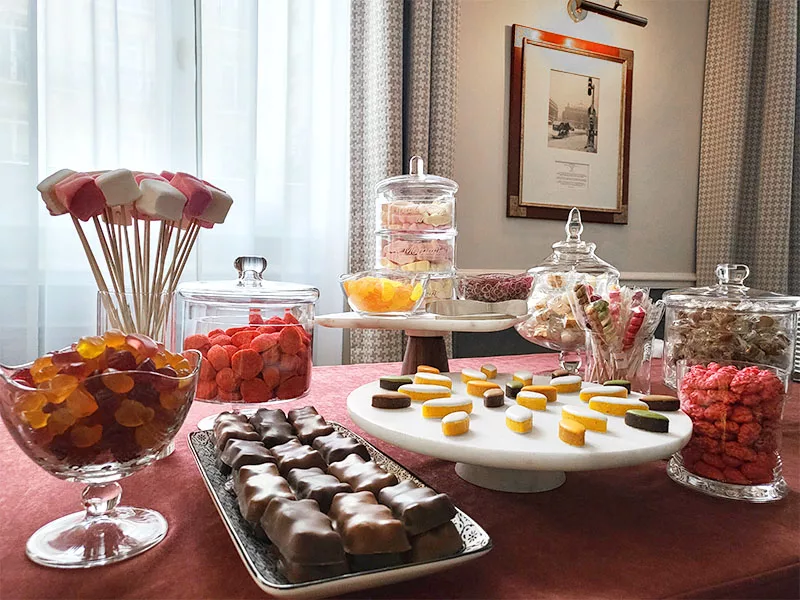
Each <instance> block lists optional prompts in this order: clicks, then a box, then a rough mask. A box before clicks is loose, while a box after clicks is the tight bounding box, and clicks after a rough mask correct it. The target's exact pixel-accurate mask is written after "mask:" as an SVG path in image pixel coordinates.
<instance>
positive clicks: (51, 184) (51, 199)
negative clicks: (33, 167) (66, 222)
mask: <svg viewBox="0 0 800 600" xmlns="http://www.w3.org/2000/svg"><path fill="white" fill-rule="evenodd" d="M74 174H75V171H73V170H72V169H61V170H60V171H56V172H55V173H52V174H51V175H48V176H47V177H45V178H44V179H42V180H41V181H40V182H39V185H37V186H36V189H37V190H39V193H41V195H42V200H43V201H44V205H45V206H46V207H47V210H48V211H49V212H50V214H51V215H53V216H58V215H63V214H66V213H68V212H69V211H68V210H67V207H66V206H64V205H63V204H62V203H61V201H60V200H59V199H58V198H56V194H55V190H54V188H55V187H56V184H58V183H61V182H62V181H64V180H65V179H66V178H67V177H69V176H70V175H74Z"/></svg>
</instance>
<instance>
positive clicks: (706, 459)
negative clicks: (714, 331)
mask: <svg viewBox="0 0 800 600" xmlns="http://www.w3.org/2000/svg"><path fill="white" fill-rule="evenodd" d="M677 374H678V395H679V398H680V401H681V409H682V410H683V411H684V412H685V413H686V414H688V415H689V417H690V418H691V419H692V424H693V432H692V437H691V439H690V440H689V443H688V444H687V445H686V446H685V447H684V448H683V449H682V450H681V451H680V452H678V453H676V454H675V455H674V456H673V457H672V459H671V460H670V463H669V467H668V469H667V472H668V473H669V476H670V477H671V478H672V479H673V480H675V481H677V482H678V483H681V484H683V485H686V486H687V487H691V488H694V489H698V490H700V491H702V492H704V493H707V494H710V495H712V496H717V497H722V498H731V499H735V500H745V501H749V502H771V501H774V500H780V499H781V498H783V497H784V496H786V494H787V493H788V487H787V485H786V481H785V480H784V478H783V475H782V473H781V458H780V443H781V416H782V414H783V405H784V402H785V400H786V396H787V385H788V372H786V371H782V370H780V369H777V368H775V367H772V366H768V365H757V364H751V363H744V362H735V361H734V362H728V363H716V362H705V363H701V364H692V363H691V362H690V361H680V362H679V363H678V365H677Z"/></svg>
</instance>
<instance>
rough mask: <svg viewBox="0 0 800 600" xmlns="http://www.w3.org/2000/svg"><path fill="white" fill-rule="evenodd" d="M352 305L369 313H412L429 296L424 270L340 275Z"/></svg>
mask: <svg viewBox="0 0 800 600" xmlns="http://www.w3.org/2000/svg"><path fill="white" fill-rule="evenodd" d="M339 281H340V282H341V284H342V290H343V291H344V293H345V295H346V296H347V302H348V304H350V308H352V309H353V310H355V311H356V312H359V313H362V314H367V315H388V316H393V315H398V316H401V315H410V314H412V313H414V312H415V311H416V310H417V309H418V308H419V306H420V305H421V304H422V301H423V299H424V297H425V288H426V286H427V284H428V276H427V275H426V274H422V273H397V272H384V271H364V272H362V273H353V274H352V275H342V276H341V277H340V278H339Z"/></svg>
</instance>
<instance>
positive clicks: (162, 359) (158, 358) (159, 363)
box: [153, 352, 169, 369]
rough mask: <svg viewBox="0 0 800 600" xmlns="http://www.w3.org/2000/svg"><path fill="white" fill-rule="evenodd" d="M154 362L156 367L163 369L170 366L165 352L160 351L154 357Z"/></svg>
mask: <svg viewBox="0 0 800 600" xmlns="http://www.w3.org/2000/svg"><path fill="white" fill-rule="evenodd" d="M153 364H154V365H155V366H156V369H163V368H164V367H166V366H169V361H168V360H167V357H166V355H165V354H164V353H163V352H159V353H158V354H156V355H155V356H154V357H153Z"/></svg>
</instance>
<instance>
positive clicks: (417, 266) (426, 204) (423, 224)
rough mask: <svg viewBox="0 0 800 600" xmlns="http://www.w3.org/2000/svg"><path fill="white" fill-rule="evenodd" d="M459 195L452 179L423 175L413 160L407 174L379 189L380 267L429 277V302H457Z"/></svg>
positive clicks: (418, 159) (419, 164)
mask: <svg viewBox="0 0 800 600" xmlns="http://www.w3.org/2000/svg"><path fill="white" fill-rule="evenodd" d="M457 191H458V184H457V183H456V182H455V181H453V180H452V179H447V178H446V177H439V176H438V175H430V174H427V173H425V163H424V161H423V159H422V158H421V157H419V156H414V157H412V158H411V160H410V162H409V174H408V175H399V176H397V177H390V178H388V179H384V180H383V181H381V182H380V183H378V185H377V188H376V193H377V212H376V232H375V235H376V266H377V267H378V268H382V269H390V270H399V271H409V272H415V273H426V274H427V275H428V276H429V278H430V280H429V282H428V289H427V293H426V302H429V301H432V300H441V299H450V298H452V297H453V291H454V288H453V276H454V275H455V250H456V236H457V235H458V231H457V230H456V221H455V200H456V198H455V194H456V192H457Z"/></svg>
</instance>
